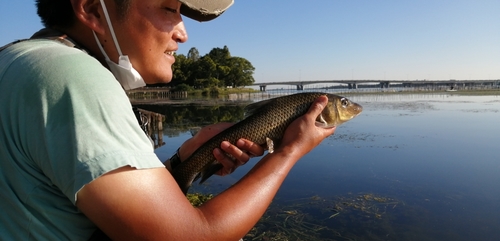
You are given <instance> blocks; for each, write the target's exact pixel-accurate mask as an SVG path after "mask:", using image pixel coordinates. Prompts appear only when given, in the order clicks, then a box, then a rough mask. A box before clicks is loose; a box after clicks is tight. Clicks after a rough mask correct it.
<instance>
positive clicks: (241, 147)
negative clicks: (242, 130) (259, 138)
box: [213, 139, 264, 176]
mask: <svg viewBox="0 0 500 241" xmlns="http://www.w3.org/2000/svg"><path fill="white" fill-rule="evenodd" d="M213 154H214V156H215V158H216V159H217V161H218V162H219V163H221V164H222V166H223V169H222V170H220V171H219V172H218V173H217V174H218V175H221V176H223V175H227V174H230V173H232V172H233V171H234V170H235V169H236V168H238V167H239V166H241V165H244V164H246V163H247V162H248V161H249V160H250V158H251V157H253V156H261V155H263V154H264V148H263V147H261V146H259V145H257V144H255V143H254V142H252V141H249V140H246V139H240V140H238V141H237V142H236V145H232V144H231V143H229V142H227V141H223V142H222V143H221V145H220V149H219V148H216V149H215V150H214V152H213Z"/></svg>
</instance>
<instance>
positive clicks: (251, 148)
mask: <svg viewBox="0 0 500 241" xmlns="http://www.w3.org/2000/svg"><path fill="white" fill-rule="evenodd" d="M236 146H237V147H238V148H240V149H241V150H245V151H246V152H247V153H248V155H249V156H250V157H254V156H262V155H264V148H263V147H262V146H260V145H257V144H256V143H255V142H253V141H249V140H247V139H243V138H241V139H239V140H238V142H236Z"/></svg>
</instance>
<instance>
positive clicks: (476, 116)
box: [152, 92, 500, 240]
mask: <svg viewBox="0 0 500 241" xmlns="http://www.w3.org/2000/svg"><path fill="white" fill-rule="evenodd" d="M346 96H347V97H349V98H350V99H351V100H353V101H355V102H357V103H359V104H361V105H362V106H363V107H364V111H363V113H362V114H361V115H360V116H358V117H357V118H355V119H353V120H351V121H350V122H347V123H346V124H344V125H342V126H340V127H338V128H337V130H336V133H335V134H334V135H333V136H331V137H329V138H327V139H326V140H325V141H324V142H322V143H321V145H320V146H318V147H317V148H316V149H314V150H313V151H312V152H310V153H309V154H308V155H306V156H305V157H303V158H302V160H300V161H299V163H298V164H297V165H296V166H295V167H294V169H293V170H292V172H291V173H290V174H289V176H288V177H287V179H286V181H285V183H284V184H283V186H282V187H281V189H280V191H279V193H278V194H277V196H276V198H275V200H274V201H273V204H272V205H271V207H270V208H269V210H268V212H267V213H266V215H265V216H264V218H263V219H262V220H261V222H259V224H258V225H256V227H255V228H254V229H253V230H252V232H251V233H250V234H249V235H248V236H247V237H246V239H247V240H500V151H499V150H500V96H498V95H491V96H463V95H454V94H453V93H452V92H450V93H444V94H378V95H377V94H373V95H349V94H346ZM231 106H232V107H227V106H226V107H221V106H218V107H216V108H215V107H208V108H211V112H210V113H211V114H212V115H223V114H224V113H226V112H232V111H230V110H225V109H223V108H241V107H237V106H238V105H237V104H236V105H235V104H234V102H231ZM152 108H153V109H154V110H155V111H158V112H162V111H163V112H172V109H168V110H165V109H163V108H167V105H165V106H162V105H156V106H154V107H152ZM169 108H171V107H169ZM175 108H183V107H181V106H177V107H175ZM175 112H176V113H177V112H182V111H180V110H179V109H176V110H175ZM239 112H240V110H236V113H239ZM195 113H196V111H195ZM199 113H200V115H201V113H207V112H205V111H200V112H199ZM214 113H215V114H214ZM237 118H241V117H236V119H237ZM167 119H168V117H167ZM191 119H192V118H191ZM226 119H227V118H226ZM209 120H213V121H208V122H216V121H221V119H217V118H215V119H213V118H212V119H209ZM229 120H232V121H234V119H231V118H229ZM181 122H182V121H181ZM189 123H191V126H196V125H199V126H202V125H206V124H208V123H207V120H206V119H203V121H202V123H196V122H195V121H194V122H193V121H192V120H189ZM165 126H167V129H166V130H165V131H164V137H163V138H164V141H165V143H166V145H164V146H162V147H160V148H158V149H157V150H156V153H157V155H158V156H159V157H160V158H161V159H167V158H168V157H169V156H170V155H171V154H172V153H173V152H174V150H175V149H176V148H177V147H178V146H179V145H180V144H181V143H182V142H183V141H184V140H186V139H187V138H189V137H190V136H191V134H190V132H189V131H188V128H187V127H183V129H182V130H179V129H178V128H177V127H176V126H175V125H169V124H168V121H167V124H165ZM258 159H259V158H254V159H252V160H251V161H250V162H249V163H248V164H247V165H245V166H244V167H240V168H239V169H238V170H236V172H235V173H233V174H231V175H230V176H226V177H213V178H211V179H209V180H208V181H207V183H206V184H203V185H200V186H194V187H193V188H192V191H199V192H205V193H218V192H220V191H221V190H224V189H225V188H227V187H228V186H230V185H231V184H233V183H234V182H235V181H237V180H238V179H239V178H240V177H241V176H243V175H244V174H245V173H246V172H247V171H248V170H249V169H250V168H251V167H252V166H253V165H254V164H255V163H256V162H257V161H258Z"/></svg>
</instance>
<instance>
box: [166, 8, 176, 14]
mask: <svg viewBox="0 0 500 241" xmlns="http://www.w3.org/2000/svg"><path fill="white" fill-rule="evenodd" d="M165 10H167V11H169V12H171V13H177V9H173V8H168V7H166V8H165Z"/></svg>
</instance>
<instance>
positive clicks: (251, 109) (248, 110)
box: [245, 99, 273, 118]
mask: <svg viewBox="0 0 500 241" xmlns="http://www.w3.org/2000/svg"><path fill="white" fill-rule="evenodd" d="M272 101H273V99H268V100H263V101H259V102H255V103H252V104H249V105H247V106H245V118H246V117H248V116H251V115H253V114H254V113H256V112H258V111H259V110H260V109H262V108H264V107H265V106H267V105H269V104H270V103H271V102H272Z"/></svg>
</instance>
